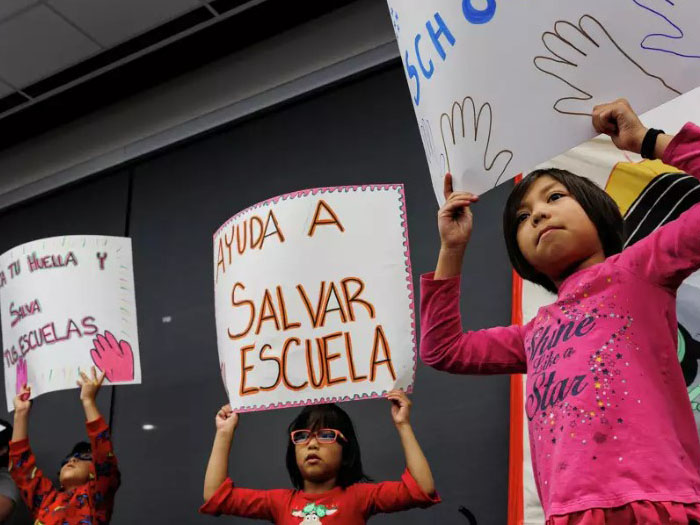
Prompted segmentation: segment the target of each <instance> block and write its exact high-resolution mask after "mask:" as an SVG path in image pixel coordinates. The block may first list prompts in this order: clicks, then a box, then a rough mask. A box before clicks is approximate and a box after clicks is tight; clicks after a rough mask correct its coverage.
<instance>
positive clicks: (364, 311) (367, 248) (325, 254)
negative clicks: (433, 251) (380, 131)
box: [213, 185, 416, 411]
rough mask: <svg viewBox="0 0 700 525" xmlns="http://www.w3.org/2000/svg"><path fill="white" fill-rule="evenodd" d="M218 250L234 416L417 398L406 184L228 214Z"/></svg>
mask: <svg viewBox="0 0 700 525" xmlns="http://www.w3.org/2000/svg"><path fill="white" fill-rule="evenodd" d="M213 248H214V250H213V251H214V282H215V284H214V289H215V301H216V330H217V341H218V348H219V360H220V364H221V372H222V376H223V380H224V384H225V385H226V389H227V391H228V394H229V399H230V401H231V405H232V407H233V409H234V410H237V411H254V410H266V409H271V408H281V407H286V406H295V405H306V404H313V403H325V402H336V401H349V400H353V399H361V398H371V397H378V396H381V395H382V394H383V393H385V392H387V391H388V390H391V389H393V388H402V389H404V390H406V391H410V389H411V387H412V384H413V377H414V373H415V365H416V341H415V317H414V311H413V284H412V283H413V281H412V278H411V266H410V258H409V248H408V233H407V230H406V205H405V198H404V192H403V186H400V185H383V186H355V187H339V188H323V189H315V190H307V191H302V192H298V193H293V194H288V195H283V196H280V197H275V198H273V199H269V200H267V201H265V202H262V203H259V204H256V205H255V206H252V207H251V208H248V209H246V210H244V211H242V212H240V213H238V214H237V215H235V216H234V217H232V218H231V219H229V220H228V221H227V222H226V223H225V224H224V225H223V226H221V228H220V229H219V230H218V231H217V232H216V233H215V234H214V246H213Z"/></svg>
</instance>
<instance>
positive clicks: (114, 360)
mask: <svg viewBox="0 0 700 525" xmlns="http://www.w3.org/2000/svg"><path fill="white" fill-rule="evenodd" d="M92 344H93V345H94V348H93V349H92V350H90V356H91V357H92V360H93V362H94V363H95V365H96V366H97V368H99V369H100V370H101V371H102V372H104V374H105V376H106V377H107V380H108V381H109V382H110V383H115V382H120V381H133V379H134V353H133V352H132V351H131V345H130V344H129V343H127V342H126V341H124V340H122V341H117V338H116V337H114V335H112V333H111V332H108V331H105V335H98V336H97V339H94V340H93V341H92Z"/></svg>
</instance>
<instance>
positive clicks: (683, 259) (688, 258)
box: [615, 123, 700, 292]
mask: <svg viewBox="0 0 700 525" xmlns="http://www.w3.org/2000/svg"><path fill="white" fill-rule="evenodd" d="M663 162H664V163H665V164H669V165H672V166H674V167H676V168H679V169H681V170H683V171H685V172H686V173H688V174H690V175H693V176H694V177H696V178H699V179H700V127H698V126H696V125H694V124H691V123H688V124H686V125H685V126H684V127H683V129H682V130H681V131H680V133H678V135H676V136H675V137H674V139H673V140H672V141H671V143H670V144H669V145H668V147H667V148H666V151H665V152H664V158H663ZM615 263H616V264H618V265H621V266H623V267H626V268H627V269H629V270H630V271H632V272H634V273H636V274H637V275H640V276H641V277H643V278H644V279H646V280H648V281H650V282H652V283H654V284H657V285H659V286H663V287H665V288H667V289H669V290H670V291H671V292H675V291H676V289H677V288H678V287H679V286H680V285H681V283H682V282H683V281H684V280H685V279H686V278H687V277H688V276H689V275H690V274H692V273H693V272H695V271H696V270H697V269H698V268H700V204H696V205H695V206H693V207H692V208H690V209H689V210H687V211H686V212H684V213H683V214H682V215H681V216H680V217H678V218H677V219H676V220H674V221H671V222H669V223H667V224H665V225H663V226H661V227H660V228H658V229H657V230H655V231H654V232H652V233H651V234H649V235H648V236H647V237H645V238H644V239H642V240H641V241H638V242H636V243H635V244H633V245H632V246H630V247H629V248H627V249H626V250H624V251H623V252H622V253H621V254H620V255H619V256H617V259H616V260H615Z"/></svg>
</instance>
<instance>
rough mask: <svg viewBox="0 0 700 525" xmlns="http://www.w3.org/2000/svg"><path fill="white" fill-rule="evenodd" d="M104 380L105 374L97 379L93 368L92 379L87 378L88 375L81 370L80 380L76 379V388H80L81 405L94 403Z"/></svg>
mask: <svg viewBox="0 0 700 525" xmlns="http://www.w3.org/2000/svg"><path fill="white" fill-rule="evenodd" d="M104 379H105V373H104V372H102V373H101V374H100V375H99V377H98V376H97V371H96V370H95V367H94V366H93V367H92V377H88V375H87V374H86V373H85V372H83V371H82V370H81V371H80V379H78V386H79V387H80V400H81V401H82V402H83V403H87V402H91V403H94V402H95V398H96V397H97V392H99V390H100V387H101V386H102V381H104Z"/></svg>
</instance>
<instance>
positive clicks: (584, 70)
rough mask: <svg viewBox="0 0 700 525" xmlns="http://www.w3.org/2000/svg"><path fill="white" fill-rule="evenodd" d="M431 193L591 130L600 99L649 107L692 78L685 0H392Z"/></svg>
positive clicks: (502, 176) (695, 68)
mask: <svg viewBox="0 0 700 525" xmlns="http://www.w3.org/2000/svg"><path fill="white" fill-rule="evenodd" d="M388 4H389V9H390V14H391V19H392V22H393V24H394V29H395V32H396V37H397V41H398V44H399V49H400V52H401V58H402V60H403V64H404V68H405V72H406V77H407V79H408V84H409V88H410V91H411V97H412V100H413V105H414V108H415V111H416V117H417V120H418V125H419V129H420V133H421V137H422V139H423V145H424V147H425V152H426V157H427V159H428V165H429V168H430V173H431V177H432V180H433V186H434V189H435V193H436V195H437V197H438V201H440V202H442V200H443V197H442V185H443V177H444V174H445V173H447V172H449V173H452V175H453V176H454V178H455V185H456V187H457V189H460V190H466V191H471V192H473V193H482V192H484V191H486V190H488V189H490V188H492V187H494V186H496V185H497V184H499V183H502V182H505V181H506V180H508V179H510V178H511V177H513V176H515V175H517V174H518V173H521V172H523V171H528V170H530V169H531V168H533V167H534V166H535V165H537V164H539V163H540V162H544V161H546V160H547V159H550V158H552V157H553V156H555V155H557V154H559V153H562V152H564V151H566V150H568V149H570V148H572V147H574V146H576V145H577V144H580V143H582V142H585V141H586V140H588V139H590V138H592V137H593V136H594V131H593V128H592V126H591V122H590V116H589V115H590V114H591V112H592V109H593V107H594V106H595V105H596V104H600V103H604V102H608V101H611V100H614V99H617V98H620V97H626V98H628V99H629V100H630V102H631V103H632V107H633V108H634V109H635V110H636V111H637V112H638V113H641V112H644V111H647V110H649V109H651V108H653V107H656V106H658V105H660V104H662V103H663V102H665V101H667V100H670V99H672V98H673V97H676V96H677V95H679V94H681V93H683V92H686V91H688V90H690V89H693V88H695V87H697V86H698V85H700V30H699V29H698V28H697V24H695V23H694V21H696V20H700V3H698V2H692V1H689V0H686V1H682V2H668V1H667V2H664V1H655V0H653V1H652V0H620V1H617V2H610V1H609V0H589V1H587V2H580V1H577V0H537V1H536V2H504V1H503V0H425V1H420V2H418V1H415V0H388Z"/></svg>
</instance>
